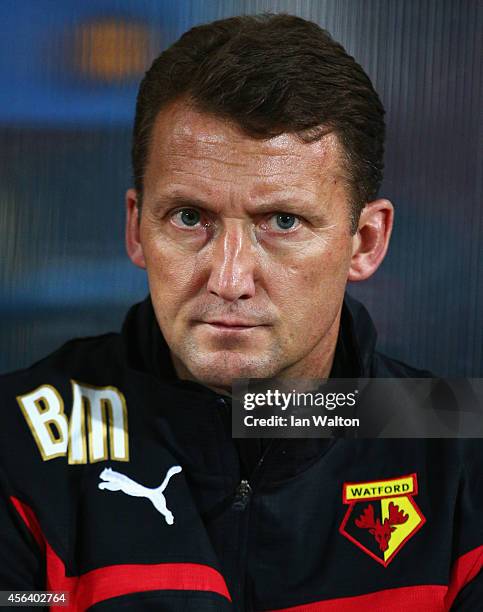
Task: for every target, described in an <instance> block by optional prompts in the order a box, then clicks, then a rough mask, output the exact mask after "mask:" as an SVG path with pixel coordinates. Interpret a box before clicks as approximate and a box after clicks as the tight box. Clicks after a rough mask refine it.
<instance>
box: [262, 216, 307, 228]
mask: <svg viewBox="0 0 483 612" xmlns="http://www.w3.org/2000/svg"><path fill="white" fill-rule="evenodd" d="M299 223H300V221H299V219H298V217H296V216H295V215H289V214H288V213H277V214H275V215H272V216H271V217H270V220H269V224H270V227H271V229H274V230H276V231H280V230H291V229H293V228H294V227H297V226H298V224H299Z"/></svg>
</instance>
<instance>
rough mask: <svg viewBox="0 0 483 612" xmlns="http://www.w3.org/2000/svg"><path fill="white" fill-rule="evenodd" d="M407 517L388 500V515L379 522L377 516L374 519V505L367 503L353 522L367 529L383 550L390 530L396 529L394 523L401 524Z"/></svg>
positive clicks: (387, 543)
mask: <svg viewBox="0 0 483 612" xmlns="http://www.w3.org/2000/svg"><path fill="white" fill-rule="evenodd" d="M408 518H409V516H408V515H407V514H404V512H403V511H402V510H399V506H396V505H395V504H394V502H389V517H388V518H385V519H384V522H383V523H381V521H380V519H379V518H377V519H376V520H374V506H373V505H372V504H369V505H368V506H367V508H365V510H364V512H363V513H362V514H361V516H360V517H359V518H357V519H356V520H355V524H356V525H357V527H360V528H361V529H369V533H372V535H373V536H374V537H375V538H376V542H377V543H378V544H379V549H380V550H382V551H383V552H384V551H386V550H387V548H388V546H389V540H390V539H391V534H392V532H393V531H395V530H396V527H394V525H402V524H403V523H405V522H406V521H407V520H408Z"/></svg>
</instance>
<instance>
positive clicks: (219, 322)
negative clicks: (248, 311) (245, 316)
mask: <svg viewBox="0 0 483 612" xmlns="http://www.w3.org/2000/svg"><path fill="white" fill-rule="evenodd" d="M200 323H202V324H203V325H208V326H209V327H210V328H212V329H215V330H218V331H225V332H230V331H232V332H235V331H249V330H251V329H255V328H257V327H265V325H261V324H260V323H252V322H250V321H243V320H241V319H216V320H215V319H214V320H212V321H200Z"/></svg>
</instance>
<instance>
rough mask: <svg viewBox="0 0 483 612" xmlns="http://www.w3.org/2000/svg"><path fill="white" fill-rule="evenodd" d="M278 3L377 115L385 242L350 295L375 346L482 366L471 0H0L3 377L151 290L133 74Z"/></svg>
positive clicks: (424, 360) (476, 67)
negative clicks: (342, 60) (312, 32)
mask: <svg viewBox="0 0 483 612" xmlns="http://www.w3.org/2000/svg"><path fill="white" fill-rule="evenodd" d="M263 11H271V12H289V13H294V14H298V15H300V16H302V17H305V18H308V19H311V20H314V21H316V22H318V23H319V24H320V25H321V26H323V27H325V28H327V29H328V30H329V31H330V32H331V33H332V34H333V36H334V37H335V38H336V39H337V40H339V41H340V42H341V43H342V44H343V45H344V46H345V47H346V49H347V50H348V51H349V52H350V53H351V54H353V55H354V56H355V57H356V59H357V60H358V61H359V62H360V63H361V64H362V66H363V67H364V68H365V70H366V71H367V72H368V74H369V76H370V77H371V78H372V80H373V82H374V84H375V87H376V89H377V90H378V92H379V93H380V95H381V98H382V100H383V102H384V104H385V107H386V110H387V123H388V141H387V154H386V172H385V181H384V185H383V188H382V191H381V195H383V196H386V197H389V198H390V199H391V200H393V202H394V203H395V206H396V211H397V217H396V226H395V233H394V236H393V242H392V248H391V250H390V253H389V255H388V257H387V259H386V261H385V262H384V264H383V266H382V267H381V268H380V270H379V271H378V272H377V274H376V275H375V276H374V277H373V278H372V279H370V280H369V281H366V282H365V283H361V284H357V285H355V284H353V285H351V286H350V292H351V293H352V294H354V295H355V296H356V297H358V298H360V299H362V300H363V301H364V303H365V304H366V305H367V307H368V308H369V310H370V311H371V313H372V315H373V317H374V319H375V321H376V324H377V326H378V328H379V336H380V347H381V348H382V349H383V350H384V351H386V352H388V353H389V354H391V355H392V356H394V357H398V358H400V359H403V360H405V361H408V362H410V363H412V364H414V365H417V366H421V367H426V368H429V369H432V370H433V371H434V372H435V373H437V374H439V375H447V376H481V372H482V368H481V362H482V352H483V333H482V330H483V325H482V323H483V308H482V287H483V283H482V281H481V269H482V266H481V239H482V238H481V237H482V232H481V230H482V208H481V168H482V159H481V146H480V147H478V144H479V143H481V136H482V129H481V112H480V104H481V102H480V99H479V94H480V91H481V70H480V58H481V51H482V49H481V35H479V32H481V30H482V16H481V4H479V2H478V0H459V1H458V2H454V1H452V0H419V1H411V2H401V1H400V0H319V1H317V0H312V1H311V0H307V1H305V2H302V1H297V0H292V1H282V0H280V1H275V0H274V1H262V0H257V1H256V0H245V1H235V0H231V1H228V0H227V1H214V0H212V1H201V0H200V1H196V0H161V1H159V0H122V1H121V0H83V1H82V2H78V1H74V0H63V1H62V2H58V1H57V0H22V1H21V2H18V0H3V1H2V3H0V22H1V23H2V26H3V27H2V36H1V38H0V177H1V180H0V238H1V243H2V251H1V252H2V257H1V260H0V282H1V285H0V287H1V299H0V314H1V327H0V347H1V351H0V371H6V370H10V369H13V368H19V367H23V366H26V365H28V364H30V363H31V362H33V361H34V360H37V359H39V358H40V357H42V356H43V355H45V354H46V353H48V352H49V351H51V350H53V349H54V348H56V347H57V346H59V345H60V344H61V343H62V342H64V341H65V340H67V339H69V338H71V337H74V336H85V335H95V334H97V333H101V332H105V331H110V330H116V329H118V328H119V326H120V324H121V321H122V318H123V316H124V314H125V312H126V310H127V308H128V307H129V305H130V304H132V303H133V302H135V301H137V300H140V299H142V298H143V297H144V296H145V295H146V293H147V284H146V279H145V276H144V273H143V272H142V271H140V270H138V269H136V268H134V267H133V266H132V265H131V264H130V262H129V261H128V259H127V256H126V255H125V253H124V244H123V224H124V204H123V198H124V191H125V189H126V188H127V187H129V186H130V185H131V178H130V177H131V169H130V162H129V149H130V131H131V122H132V118H133V113H134V104H135V96H136V89H137V85H138V83H139V81H140V79H141V77H142V75H143V73H144V71H145V70H146V68H147V67H148V66H149V64H150V62H151V61H152V59H153V58H154V57H155V56H156V55H157V54H158V53H159V52H160V51H161V50H162V49H164V48H165V47H166V46H168V45H169V44H171V43H172V42H174V40H176V38H178V36H179V35H180V34H182V33H183V32H184V31H185V30H187V29H188V28H190V27H191V26H193V25H196V24H199V23H202V22H207V21H211V20H213V19H217V18H222V17H227V16H230V15H236V14H241V13H256V12H263Z"/></svg>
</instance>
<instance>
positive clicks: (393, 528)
mask: <svg viewBox="0 0 483 612" xmlns="http://www.w3.org/2000/svg"><path fill="white" fill-rule="evenodd" d="M417 493H418V480H417V476H416V474H410V475H409V476H401V477H399V478H393V479H391V480H376V481H372V482H357V483H344V487H343V493H342V501H343V503H344V504H347V505H348V506H349V507H348V509H347V512H346V514H345V516H344V519H343V521H342V523H341V525H340V527H339V531H340V533H341V534H342V535H344V536H345V537H346V538H348V539H349V540H350V541H351V542H353V543H354V544H355V545H356V546H359V548H361V549H362V550H363V551H364V552H365V553H367V554H368V555H370V556H371V557H372V558H373V559H375V560H376V561H377V562H378V563H381V565H384V567H387V566H388V565H389V563H390V562H391V561H392V560H393V559H394V557H395V555H397V553H398V552H399V551H400V550H401V548H402V547H403V546H404V545H405V544H406V543H407V542H408V541H409V540H410V539H411V538H412V537H413V536H414V534H415V533H416V532H417V531H419V529H421V527H422V526H423V525H424V523H425V522H426V519H425V518H424V516H423V515H422V513H421V510H420V509H419V508H418V506H417V504H416V502H415V501H414V499H413V497H414V496H415V495H417Z"/></svg>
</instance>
